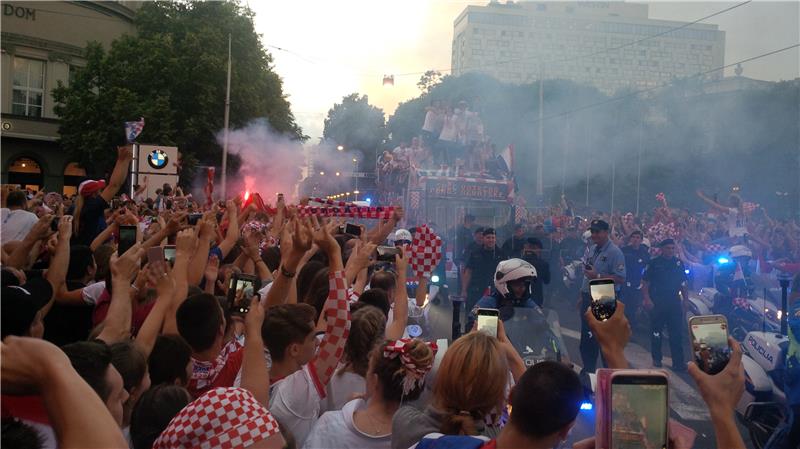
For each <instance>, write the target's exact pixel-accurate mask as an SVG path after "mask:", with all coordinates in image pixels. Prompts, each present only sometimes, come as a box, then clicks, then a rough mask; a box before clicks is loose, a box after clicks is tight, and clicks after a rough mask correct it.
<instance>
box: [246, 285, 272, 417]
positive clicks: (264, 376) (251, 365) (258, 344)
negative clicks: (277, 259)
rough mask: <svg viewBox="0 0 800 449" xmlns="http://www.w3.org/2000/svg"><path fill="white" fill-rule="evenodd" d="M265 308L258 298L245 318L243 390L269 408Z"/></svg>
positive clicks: (254, 300) (253, 300)
mask: <svg viewBox="0 0 800 449" xmlns="http://www.w3.org/2000/svg"><path fill="white" fill-rule="evenodd" d="M263 324H264V308H263V307H261V302H260V301H259V299H258V296H257V295H255V296H253V299H252V300H251V301H250V310H249V311H248V312H247V316H245V318H244V357H243V359H242V388H244V389H246V390H248V391H250V392H251V393H253V396H255V398H256V400H257V401H258V402H260V403H261V404H262V405H263V406H264V407H269V369H268V368H267V360H266V359H265V358H264V340H262V338H261V326H262V325H263Z"/></svg>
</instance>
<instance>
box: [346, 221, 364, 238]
mask: <svg viewBox="0 0 800 449" xmlns="http://www.w3.org/2000/svg"><path fill="white" fill-rule="evenodd" d="M344 233H345V234H349V235H353V236H356V237H360V236H361V226H359V225H356V224H352V223H347V224H346V225H344Z"/></svg>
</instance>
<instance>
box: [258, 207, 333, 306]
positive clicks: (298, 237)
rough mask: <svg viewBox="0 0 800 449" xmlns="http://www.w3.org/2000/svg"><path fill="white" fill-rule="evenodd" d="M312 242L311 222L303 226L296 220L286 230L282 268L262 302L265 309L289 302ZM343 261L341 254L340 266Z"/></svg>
mask: <svg viewBox="0 0 800 449" xmlns="http://www.w3.org/2000/svg"><path fill="white" fill-rule="evenodd" d="M311 242H312V237H311V225H310V223H309V222H306V223H305V224H301V223H300V220H299V219H297V218H295V219H293V220H292V221H291V222H290V223H289V224H288V225H287V226H286V227H285V228H284V230H283V236H282V237H281V266H280V268H278V274H277V276H275V280H274V281H273V283H272V287H270V289H269V292H268V293H267V297H266V298H264V299H262V300H261V301H262V305H264V307H266V308H269V307H271V306H274V305H278V304H283V303H284V302H285V301H286V300H287V298H288V297H289V289H290V287H291V284H292V283H293V282H294V277H295V275H296V274H297V267H298V266H299V264H300V260H301V259H302V258H303V255H304V254H305V253H306V251H308V250H309V249H310V248H311ZM337 247H338V245H337ZM341 261H342V257H341V254H340V255H339V264H340V265H341V263H342V262H341ZM331 269H333V268H331Z"/></svg>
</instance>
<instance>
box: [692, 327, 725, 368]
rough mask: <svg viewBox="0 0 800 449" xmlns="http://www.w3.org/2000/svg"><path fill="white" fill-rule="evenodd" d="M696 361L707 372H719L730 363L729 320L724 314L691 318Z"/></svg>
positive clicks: (693, 349) (693, 350) (693, 351)
mask: <svg viewBox="0 0 800 449" xmlns="http://www.w3.org/2000/svg"><path fill="white" fill-rule="evenodd" d="M689 336H690V338H691V342H692V354H694V362H695V363H696V364H697V366H698V367H699V368H700V369H701V370H702V371H703V372H705V373H706V374H711V375H713V374H717V373H719V372H720V371H722V370H723V369H725V366H726V365H727V364H728V361H729V360H730V358H731V348H730V347H729V346H728V321H727V319H726V318H725V317H724V316H723V315H701V316H693V317H691V318H690V319H689Z"/></svg>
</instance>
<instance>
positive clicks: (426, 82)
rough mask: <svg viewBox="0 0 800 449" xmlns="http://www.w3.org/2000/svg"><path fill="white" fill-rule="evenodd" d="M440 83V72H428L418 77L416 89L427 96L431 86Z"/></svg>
mask: <svg viewBox="0 0 800 449" xmlns="http://www.w3.org/2000/svg"><path fill="white" fill-rule="evenodd" d="M441 82H442V72H440V71H438V70H428V71H426V72H425V73H423V74H422V76H420V77H419V81H418V82H417V87H419V90H421V91H422V94H423V95H424V94H427V93H428V92H430V90H431V89H432V88H433V86H435V85H437V84H439V83H441Z"/></svg>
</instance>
